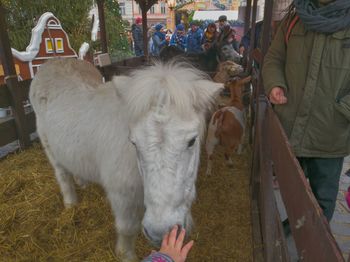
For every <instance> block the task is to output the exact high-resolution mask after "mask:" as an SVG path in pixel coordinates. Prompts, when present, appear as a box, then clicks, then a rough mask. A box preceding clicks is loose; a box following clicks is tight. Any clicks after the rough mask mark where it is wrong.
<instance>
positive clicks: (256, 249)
mask: <svg viewBox="0 0 350 262" xmlns="http://www.w3.org/2000/svg"><path fill="white" fill-rule="evenodd" d="M251 216H252V240H253V261H254V262H264V261H265V260H264V245H263V240H262V236H261V226H260V212H259V206H258V201H257V199H252V200H251Z"/></svg>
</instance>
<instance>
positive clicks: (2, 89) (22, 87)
mask: <svg viewBox="0 0 350 262" xmlns="http://www.w3.org/2000/svg"><path fill="white" fill-rule="evenodd" d="M31 82H32V79H29V80H24V81H20V82H18V85H19V95H20V98H19V99H20V100H22V101H25V100H28V96H29V87H30V83H31ZM9 106H12V104H11V93H10V91H9V89H8V87H7V85H0V108H5V107H9Z"/></svg>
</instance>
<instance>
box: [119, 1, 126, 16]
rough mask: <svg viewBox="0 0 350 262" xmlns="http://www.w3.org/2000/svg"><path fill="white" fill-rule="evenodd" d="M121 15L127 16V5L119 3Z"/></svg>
mask: <svg viewBox="0 0 350 262" xmlns="http://www.w3.org/2000/svg"><path fill="white" fill-rule="evenodd" d="M119 13H120V14H121V15H125V3H119Z"/></svg>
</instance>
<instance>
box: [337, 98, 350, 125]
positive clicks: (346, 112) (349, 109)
mask: <svg viewBox="0 0 350 262" xmlns="http://www.w3.org/2000/svg"><path fill="white" fill-rule="evenodd" d="M335 109H336V110H337V111H338V112H340V113H341V114H342V115H343V116H344V117H345V118H346V119H347V120H348V121H349V122H350V95H346V96H344V97H342V98H340V99H337V101H336V103H335Z"/></svg>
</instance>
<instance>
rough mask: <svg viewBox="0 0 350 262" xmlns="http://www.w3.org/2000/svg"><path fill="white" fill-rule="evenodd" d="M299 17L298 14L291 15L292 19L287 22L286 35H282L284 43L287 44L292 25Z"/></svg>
mask: <svg viewBox="0 0 350 262" xmlns="http://www.w3.org/2000/svg"><path fill="white" fill-rule="evenodd" d="M299 19H300V18H299V16H298V15H295V16H294V17H293V19H292V20H291V21H290V23H289V24H288V26H287V31H286V35H285V37H284V43H285V44H286V45H288V41H289V38H290V35H291V34H292V30H293V28H294V26H295V25H296V23H297V22H298V21H299Z"/></svg>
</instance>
